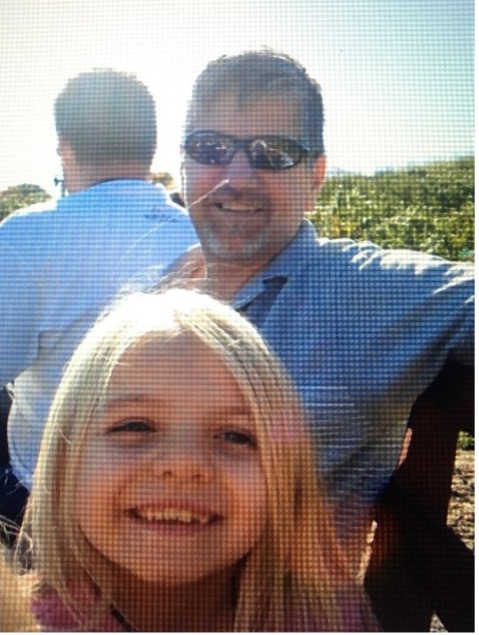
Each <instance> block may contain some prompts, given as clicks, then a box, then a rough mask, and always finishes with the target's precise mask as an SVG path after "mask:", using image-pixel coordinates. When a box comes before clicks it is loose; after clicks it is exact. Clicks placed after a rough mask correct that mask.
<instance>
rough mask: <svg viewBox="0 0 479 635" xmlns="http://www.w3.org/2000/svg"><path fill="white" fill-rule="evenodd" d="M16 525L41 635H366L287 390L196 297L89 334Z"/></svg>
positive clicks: (135, 309)
mask: <svg viewBox="0 0 479 635" xmlns="http://www.w3.org/2000/svg"><path fill="white" fill-rule="evenodd" d="M24 527H25V528H26V531H27V532H30V531H31V534H30V537H31V542H32V546H33V551H32V564H33V574H34V575H35V576H36V577H37V581H38V585H37V588H36V589H35V590H34V592H33V595H32V609H33V612H34V615H35V617H36V619H37V620H38V622H39V624H40V625H41V626H42V629H43V630H50V631H71V630H74V631H75V630H76V631H91V630H93V631H103V632H105V631H106V632H108V631H115V632H116V631H122V630H123V631H124V630H127V631H132V630H133V631H142V632H145V631H146V632H151V631H153V632H225V631H241V632H264V631H266V632H291V631H294V632H318V631H320V632H364V631H370V630H377V624H376V621H375V620H374V618H373V616H372V614H371V611H370V608H369V605H368V602H367V601H366V598H365V595H364V592H363V591H362V590H361V588H360V587H359V585H358V583H357V582H356V580H355V576H354V572H353V570H352V568H351V566H350V559H349V558H348V557H347V554H346V553H345V550H344V549H343V548H342V547H341V546H340V544H339V541H338V538H337V533H336V529H335V525H334V521H333V517H332V515H331V512H330V509H329V504H328V502H327V501H326V499H325V496H324V493H323V491H322V488H321V487H320V486H319V484H318V479H317V476H316V472H315V468H314V461H313V450H312V444H311V440H310V438H309V436H308V431H307V427H306V425H305V421H304V419H303V414H302V409H301V407H300V404H299V401H298V399H297V394H296V391H295V390H294V388H293V387H292V385H291V383H290V382H289V379H288V377H287V375H286V374H285V372H284V370H283V368H282V365H281V364H280V363H279V362H278V360H277V359H276V357H275V356H274V355H272V354H271V352H270V351H269V350H268V348H267V347H266V346H265V344H264V341H263V339H262V338H261V336H260V335H259V334H258V332H257V330H256V329H255V328H254V327H253V326H252V325H251V324H250V323H249V322H248V321H247V320H246V319H245V318H244V317H242V316H241V315H239V314H238V313H237V312H236V311H234V310H233V309H232V308H231V307H229V306H228V305H226V304H223V303H221V302H219V301H217V300H215V299H213V298H211V297H210V296H209V295H207V294H205V295H203V294H200V293H198V292H196V291H192V290H184V289H170V290H168V291H166V292H164V293H162V294H152V293H143V294H141V293H137V294H133V295H129V296H126V297H125V298H122V299H121V300H120V301H119V302H118V303H117V304H116V306H114V307H113V308H112V309H111V310H110V312H109V313H107V314H106V316H104V317H103V318H102V319H101V320H100V321H99V322H98V323H97V324H96V325H95V326H94V327H93V329H92V330H91V331H90V332H89V333H88V334H87V336H86V337H85V339H84V340H83V341H82V343H81V344H80V346H79V348H78V349H77V350H76V352H75V353H74V355H73V356H72V358H71V360H70V362H69V364H68V367H67V369H66V371H65V374H64V377H63V379H62V381H61V383H60V386H59V388H58V391H57V395H56V397H55V400H54V403H53V406H52V409H51V412H50V416H49V419H48V423H47V425H46V427H45V431H44V436H43V440H42V445H41V449H40V455H39V460H38V464H37V469H36V471H35V476H34V485H33V490H32V494H31V496H30V499H29V502H28V507H27V513H26V519H25V523H24ZM20 544H21V541H20Z"/></svg>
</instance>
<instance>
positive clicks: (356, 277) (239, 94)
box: [172, 49, 474, 554]
mask: <svg viewBox="0 0 479 635" xmlns="http://www.w3.org/2000/svg"><path fill="white" fill-rule="evenodd" d="M332 116H334V113H333V115H332ZM323 119H324V117H323V103H322V97H321V91H320V87H319V85H318V83H317V82H316V81H315V80H314V79H313V78H312V77H311V76H310V75H309V74H308V72H307V71H306V69H305V68H304V67H303V66H301V65H300V64H299V63H298V62H296V61H295V60H294V59H292V58H291V57H289V56H287V55H285V54H282V53H279V52H275V51H271V50H268V49H264V50H260V51H246V52H244V53H241V54H238V55H232V56H227V55H225V56H222V57H220V58H218V59H216V60H214V61H212V62H210V63H209V64H208V65H207V67H206V68H205V69H204V70H203V72H202V73H201V74H200V75H199V77H198V78H197V80H196V82H195V84H194V87H193V92H192V97H191V101H190V104H189V108H188V111H187V117H186V122H185V129H184V138H183V143H182V152H183V160H182V179H183V185H182V190H183V191H182V193H183V197H184V199H185V202H186V206H187V208H188V210H189V214H190V216H191V219H192V221H193V224H194V226H195V229H196V231H197V234H198V236H199V239H200V243H201V253H198V252H196V253H193V252H190V254H188V255H187V258H186V259H185V261H188V260H189V264H188V262H187V263H186V264H184V267H182V268H180V270H181V275H183V276H189V278H190V284H192V285H196V286H199V287H201V288H203V289H205V290H208V291H209V292H210V293H212V294H214V295H216V296H217V297H219V298H223V299H225V300H227V301H229V302H230V303H231V304H232V306H233V307H235V308H236V309H237V310H238V311H240V312H241V313H243V314H244V315H245V316H246V317H247V318H248V319H249V320H250V321H251V322H252V323H253V324H255V325H256V326H257V327H258V328H259V330H260V332H261V334H262V335H263V337H264V338H265V340H266V341H267V342H268V344H269V345H270V346H271V347H272V349H273V350H274V351H275V352H276V354H277V355H278V356H279V358H280V359H281V361H282V362H283V363H284V365H285V367H286V369H287V370H288V372H289V374H290V376H291V377H292V380H293V382H294V383H295V385H296V387H297V389H298V390H299V393H300V394H301V397H302V399H303V402H304V405H305V407H306V410H307V413H308V415H309V421H310V426H311V430H312V434H313V437H314V439H315V441H316V447H317V452H318V464H319V466H320V470H321V473H322V476H323V478H324V480H325V483H326V484H327V487H326V490H327V492H328V493H330V494H331V496H332V498H333V499H334V501H335V502H336V503H339V508H340V510H341V513H340V518H339V521H340V523H341V526H342V533H343V536H344V539H345V540H347V539H351V540H353V539H354V540H357V539H359V540H362V537H363V536H365V535H366V534H367V530H368V527H369V524H370V514H369V512H370V510H371V508H372V505H373V503H374V502H375V501H376V500H377V498H378V496H379V494H380V492H381V491H382V490H383V489H384V487H385V486H386V484H387V483H388V481H389V478H390V476H391V474H392V472H393V470H394V468H395V466H396V463H397V459H398V456H399V453H400V448H401V444H402V441H403V437H404V433H405V428H406V424H407V420H408V416H409V413H410V411H411V407H412V404H413V403H414V401H415V400H416V398H417V397H418V396H419V395H420V394H421V393H422V392H423V391H424V390H425V388H426V387H427V386H429V384H430V383H431V382H432V381H433V380H434V379H435V377H436V376H437V374H438V373H439V371H440V370H441V369H442V367H443V365H444V364H445V362H447V361H449V360H454V361H456V362H459V363H462V364H466V365H472V364H473V352H474V346H473V333H474V317H473V294H474V280H473V266H472V265H471V264H466V263H452V262H447V261H446V260H443V259H441V258H439V257H435V256H433V255H429V254H425V253H418V252H414V251H408V250H388V249H382V248H381V247H379V246H377V245H375V244H372V243H369V242H364V243H357V242H355V241H353V240H349V239H340V240H330V239H329V238H328V237H318V236H317V233H316V230H315V228H314V227H313V226H312V224H311V223H310V222H309V221H308V220H307V218H306V217H307V214H308V212H310V211H312V210H313V208H314V205H315V201H316V199H317V197H318V196H319V195H320V192H321V187H322V184H323V182H324V179H325V173H326V154H325V152H326V151H325V147H324V141H323ZM371 143H374V140H373V139H372V140H371ZM172 275H174V272H172ZM354 534H357V535H356V536H354ZM357 553H358V554H359V553H360V550H359V549H358V552H357Z"/></svg>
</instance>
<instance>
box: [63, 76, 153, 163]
mask: <svg viewBox="0 0 479 635" xmlns="http://www.w3.org/2000/svg"><path fill="white" fill-rule="evenodd" d="M55 126H56V130H57V134H58V137H59V138H61V139H64V140H65V141H67V142H68V143H69V144H70V146H71V148H72V150H73V152H74V154H75V158H76V159H77V161H78V162H79V163H83V164H85V163H86V164H92V165H102V164H105V163H110V162H116V163H117V162H129V161H140V162H144V163H145V165H147V166H148V167H149V166H150V165H151V162H152V160H153V156H154V154H155V150H156V108H155V101H154V99H153V97H152V95H151V94H150V92H149V90H148V88H147V87H146V86H145V85H144V84H143V83H142V82H140V81H139V80H138V79H137V78H136V77H135V76H134V75H128V74H126V73H120V72H117V71H113V70H110V69H105V70H94V71H91V72H86V73H81V74H80V75H78V76H77V77H74V78H73V79H71V80H70V81H69V82H68V83H67V85H66V87H65V88H64V90H63V91H62V92H61V93H60V95H59V96H58V97H57V99H56V101H55Z"/></svg>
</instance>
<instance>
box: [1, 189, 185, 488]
mask: <svg viewBox="0 0 479 635" xmlns="http://www.w3.org/2000/svg"><path fill="white" fill-rule="evenodd" d="M195 242H197V238H196V234H195V232H194V230H193V227H192V225H191V223H190V220H189V218H188V216H187V214H186V213H185V212H184V210H183V209H182V208H181V207H179V206H177V205H175V204H174V203H172V202H171V201H170V199H169V197H168V195H167V193H166V191H165V190H164V188H163V187H162V186H155V185H153V184H151V183H147V182H145V181H141V180H116V181H107V182H104V183H100V184H97V185H94V186H92V187H90V188H88V189H86V190H84V191H82V192H78V193H75V194H72V195H70V196H68V197H66V198H63V199H60V200H59V201H57V202H56V203H55V204H54V205H53V206H51V204H50V207H48V205H43V206H40V207H39V206H33V207H32V208H27V209H25V210H20V211H18V212H15V213H14V214H13V215H11V216H10V217H8V218H7V219H6V220H5V221H4V222H3V223H2V224H1V225H0V271H1V276H0V316H1V326H0V385H2V386H3V385H5V384H7V383H8V382H12V381H14V396H15V398H14V403H13V406H12V409H11V412H10V417H9V422H8V437H9V450H10V456H11V461H12V466H13V469H14V472H15V474H16V475H17V477H18V478H19V479H20V480H21V481H22V482H23V483H24V484H25V485H26V487H28V488H30V487H31V477H32V473H33V470H34V468H35V465H36V460H37V455H38V450H39V446H40V441H41V436H42V432H43V428H44V425H45V422H46V418H47V415H48V410H49V407H50V404H51V401H52V399H53V396H54V393H55V390H56V388H57V386H58V384H59V381H60V378H61V375H62V371H63V368H64V365H65V363H66V362H67V361H68V359H69V358H70V356H71V354H72V352H73V351H74V349H75V348H76V346H77V344H78V343H79V341H80V340H81V338H82V337H83V335H84V334H85V333H86V332H87V330H88V329H89V328H90V327H91V325H92V324H93V323H94V321H95V319H96V318H97V317H98V315H99V314H100V313H101V312H102V311H103V309H104V308H105V307H106V306H107V305H108V304H109V303H110V301H111V300H112V299H113V298H114V296H115V295H116V294H117V293H118V291H119V290H120V289H122V288H124V287H125V286H127V285H130V284H133V283H135V281H136V279H137V278H140V279H141V280H144V279H145V271H148V270H149V269H150V268H151V279H157V278H158V276H159V275H160V274H161V273H162V272H163V271H164V269H165V268H166V267H168V266H169V265H170V264H171V263H172V262H173V261H174V260H175V259H176V258H177V257H178V256H179V255H180V254H182V253H183V252H184V251H185V249H187V248H188V247H189V246H191V245H192V244H194V243H195Z"/></svg>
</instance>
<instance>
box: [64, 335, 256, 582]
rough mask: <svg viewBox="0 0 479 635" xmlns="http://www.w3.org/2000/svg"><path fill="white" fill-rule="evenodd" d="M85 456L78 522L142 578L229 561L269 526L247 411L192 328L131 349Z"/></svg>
mask: <svg viewBox="0 0 479 635" xmlns="http://www.w3.org/2000/svg"><path fill="white" fill-rule="evenodd" d="M81 465H82V476H81V478H80V481H79V483H78V489H77V501H78V502H77V504H76V518H77V520H78V522H79V524H80V526H81V529H82V531H83V532H84V534H85V536H86V538H87V539H88V541H89V542H90V543H91V544H92V545H93V546H94V548H95V549H97V550H98V551H99V552H100V553H101V554H102V555H104V556H105V557H106V558H107V560H110V561H111V562H112V563H114V564H115V565H117V566H120V567H121V568H123V569H126V570H128V571H129V572H130V573H132V574H134V575H135V576H137V577H139V578H141V579H143V580H145V581H150V582H157V583H160V584H166V585H181V584H184V583H187V582H193V581H196V580H200V579H201V578H204V577H205V576H208V575H211V574H214V573H215V572H219V571H221V570H225V569H227V568H232V567H233V566H234V565H235V564H236V563H237V562H238V561H239V560H240V559H241V558H242V557H243V556H244V555H245V554H246V553H248V552H249V551H250V550H251V548H252V547H253V546H254V545H255V544H256V543H257V541H258V540H259V538H260V536H261V534H262V532H263V530H264V527H265V524H266V517H267V513H268V511H267V496H266V484H265V479H264V475H263V469H262V465H261V460H260V452H259V449H258V447H257V442H256V433H255V425H254V422H253V421H252V417H251V413H250V411H249V409H248V407H247V405H246V404H245V400H244V397H243V395H242V393H241V391H240V389H239V387H238V385H237V384H236V381H235V379H234V378H233V376H232V374H231V373H230V372H229V371H228V369H227V368H226V366H225V364H224V363H223V362H222V361H221V360H220V359H219V357H218V356H217V355H216V354H215V353H214V352H212V351H211V350H210V349H208V348H207V347H206V346H205V345H204V344H202V343H200V342H199V340H197V339H195V338H194V337H193V336H191V335H186V334H182V335H179V336H177V337H175V338H173V339H171V340H169V341H166V342H165V341H164V340H160V339H154V340H149V341H145V340H143V341H140V342H139V343H138V344H135V345H134V346H133V347H132V348H131V349H129V350H128V351H127V353H126V354H125V355H124V356H123V358H122V359H121V362H120V364H118V365H117V367H116V368H115V370H114V372H113V375H112V378H111V381H110V384H109V391H108V395H107V401H106V405H105V408H104V410H103V411H102V413H99V414H98V416H97V417H96V419H95V420H94V421H92V423H91V425H90V428H89V430H88V431H87V437H86V440H85V445H84V449H83V453H82V458H81Z"/></svg>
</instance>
